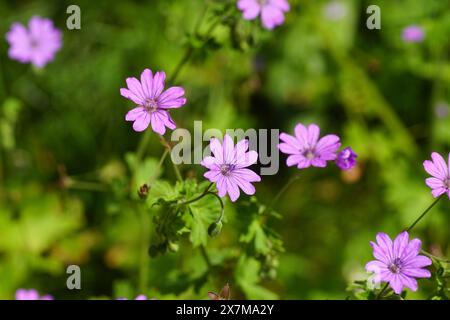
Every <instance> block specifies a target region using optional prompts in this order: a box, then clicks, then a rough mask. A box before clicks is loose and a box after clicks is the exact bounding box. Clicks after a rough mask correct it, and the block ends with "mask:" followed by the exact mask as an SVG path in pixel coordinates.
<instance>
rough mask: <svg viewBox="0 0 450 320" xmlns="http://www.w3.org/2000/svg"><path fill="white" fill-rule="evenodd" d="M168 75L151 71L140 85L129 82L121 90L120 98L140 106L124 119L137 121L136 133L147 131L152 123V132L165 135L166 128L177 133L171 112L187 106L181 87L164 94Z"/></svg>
mask: <svg viewBox="0 0 450 320" xmlns="http://www.w3.org/2000/svg"><path fill="white" fill-rule="evenodd" d="M165 80H166V74H165V73H164V72H163V71H158V72H156V73H155V74H154V75H153V74H152V71H151V70H150V69H145V70H144V71H143V72H142V74H141V81H140V82H139V80H138V79H136V78H134V77H133V78H127V80H126V82H127V86H128V89H126V88H121V89H120V94H121V95H122V96H123V97H125V98H127V99H130V100H131V101H133V102H134V103H135V104H137V105H138V107H137V108H134V109H132V110H130V111H129V112H128V113H127V115H126V116H125V120H126V121H134V123H133V129H134V130H135V131H137V132H141V131H144V130H145V129H147V127H148V125H149V124H150V123H151V125H152V129H153V131H155V132H156V133H159V134H161V135H163V134H164V133H165V132H166V127H167V128H169V129H172V130H173V129H175V128H176V125H175V123H174V122H173V120H172V118H171V117H170V115H169V112H168V109H173V108H180V107H182V106H183V105H184V104H185V103H186V98H185V97H184V89H183V88H182V87H170V88H169V89H167V90H166V91H164V92H163V90H164V82H165Z"/></svg>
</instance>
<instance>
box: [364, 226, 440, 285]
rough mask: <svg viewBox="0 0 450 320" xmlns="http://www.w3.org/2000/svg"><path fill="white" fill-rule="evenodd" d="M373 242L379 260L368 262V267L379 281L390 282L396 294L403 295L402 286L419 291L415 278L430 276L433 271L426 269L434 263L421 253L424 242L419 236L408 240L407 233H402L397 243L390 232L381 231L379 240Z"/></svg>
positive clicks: (375, 255) (378, 235)
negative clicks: (389, 234) (390, 235)
mask: <svg viewBox="0 0 450 320" xmlns="http://www.w3.org/2000/svg"><path fill="white" fill-rule="evenodd" d="M370 245H371V246H372V248H373V255H374V257H375V258H376V260H373V261H370V262H369V263H367V264H366V270H367V271H368V272H374V273H375V275H376V276H375V277H376V279H375V280H376V281H377V282H380V281H384V282H389V285H390V286H391V288H392V289H393V290H394V292H395V293H396V294H400V293H401V292H402V291H403V287H407V288H409V289H411V290H412V291H416V290H417V281H416V279H415V278H429V277H431V273H430V271H428V270H427V269H423V267H426V266H429V265H431V263H432V262H431V260H430V259H429V258H428V257H425V256H421V255H419V252H420V247H421V245H422V242H421V241H420V240H419V239H413V240H411V241H409V235H408V232H406V231H404V232H402V233H400V234H399V235H398V236H397V238H395V240H394V243H392V240H391V238H389V236H388V235H387V234H385V233H383V232H380V233H378V234H377V243H375V242H372V241H371V242H370Z"/></svg>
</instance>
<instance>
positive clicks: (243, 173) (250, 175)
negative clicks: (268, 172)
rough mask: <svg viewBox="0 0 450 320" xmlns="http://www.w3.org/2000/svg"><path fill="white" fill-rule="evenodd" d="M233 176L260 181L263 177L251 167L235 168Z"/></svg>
mask: <svg viewBox="0 0 450 320" xmlns="http://www.w3.org/2000/svg"><path fill="white" fill-rule="evenodd" d="M233 177H239V178H240V179H244V180H246V181H249V182H259V181H261V177H260V176H259V175H257V174H256V173H255V172H253V171H252V170H250V169H245V168H243V169H235V170H233Z"/></svg>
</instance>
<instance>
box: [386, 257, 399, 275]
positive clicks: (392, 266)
mask: <svg viewBox="0 0 450 320" xmlns="http://www.w3.org/2000/svg"><path fill="white" fill-rule="evenodd" d="M388 268H389V271H391V272H392V273H400V271H401V269H402V261H401V260H400V259H399V258H395V259H394V261H392V262H391V264H390V265H389V267H388Z"/></svg>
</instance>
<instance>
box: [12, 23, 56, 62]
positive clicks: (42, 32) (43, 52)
mask: <svg viewBox="0 0 450 320" xmlns="http://www.w3.org/2000/svg"><path fill="white" fill-rule="evenodd" d="M6 40H7V41H8V43H9V45H10V47H9V50H8V55H9V57H10V58H11V59H13V60H17V61H19V62H21V63H30V62H31V63H32V64H33V65H34V66H35V67H37V68H42V67H44V66H45V65H46V64H47V63H48V62H50V61H52V60H53V59H54V58H55V54H56V52H58V51H59V49H60V48H61V46H62V35H61V31H59V30H58V29H56V28H55V27H54V26H53V21H52V20H50V19H45V18H41V17H37V16H35V17H32V18H31V19H30V21H29V22H28V29H27V28H26V27H25V26H24V25H23V24H21V23H14V24H13V25H12V26H11V29H10V30H9V32H8V33H7V34H6Z"/></svg>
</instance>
